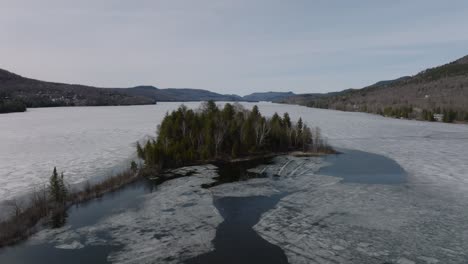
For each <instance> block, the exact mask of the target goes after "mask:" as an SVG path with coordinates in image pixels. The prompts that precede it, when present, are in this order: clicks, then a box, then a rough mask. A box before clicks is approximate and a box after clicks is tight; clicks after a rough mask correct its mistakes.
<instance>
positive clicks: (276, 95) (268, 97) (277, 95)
mask: <svg viewBox="0 0 468 264" xmlns="http://www.w3.org/2000/svg"><path fill="white" fill-rule="evenodd" d="M295 95H296V94H295V93H293V92H263V93H252V94H249V95H246V96H244V97H242V98H243V99H244V100H246V101H268V102H270V101H279V100H283V99H285V98H288V97H291V96H295Z"/></svg>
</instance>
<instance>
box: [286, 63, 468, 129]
mask: <svg viewBox="0 0 468 264" xmlns="http://www.w3.org/2000/svg"><path fill="white" fill-rule="evenodd" d="M282 102H284V103H294V104H302V105H306V106H310V107H317V108H330V109H337V110H344V111H360V112H369V113H376V114H382V115H385V116H393V117H403V118H413V119H423V120H431V121H433V120H434V114H442V117H443V119H444V121H446V122H452V121H457V120H458V121H468V56H465V57H463V58H461V59H459V60H456V61H454V62H451V63H448V64H445V65H442V66H439V67H435V68H429V69H427V70H424V71H422V72H420V73H418V74H416V75H414V76H411V77H409V76H405V77H401V78H398V79H395V80H391V81H382V82H378V83H376V84H374V85H371V86H368V87H365V88H362V89H349V90H345V91H342V92H338V93H332V94H323V95H317V94H315V95H298V96H294V97H290V98H286V99H284V100H282Z"/></svg>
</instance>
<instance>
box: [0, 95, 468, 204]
mask: <svg viewBox="0 0 468 264" xmlns="http://www.w3.org/2000/svg"><path fill="white" fill-rule="evenodd" d="M179 104H180V103H159V104H157V105H149V106H120V107H69V108H39V109H30V110H28V111H27V112H25V113H14V114H5V115H0V202H1V201H5V200H8V199H12V198H14V197H17V196H21V195H22V194H25V193H27V192H29V191H31V190H32V189H33V188H35V187H40V186H42V185H44V184H45V183H46V181H47V179H48V177H49V175H50V173H51V171H52V168H53V167H54V166H57V168H58V169H59V171H64V172H65V175H66V177H67V180H68V181H69V182H70V183H72V184H74V183H79V182H82V181H84V180H86V179H89V178H93V177H99V176H105V175H108V174H109V173H111V172H112V171H115V170H118V169H120V168H121V167H122V166H127V165H128V163H129V161H130V160H131V159H132V158H133V157H134V155H135V148H134V144H135V142H136V141H137V140H139V139H143V138H145V137H147V136H153V135H154V134H155V130H156V126H157V124H158V123H159V122H160V121H161V120H162V118H163V117H164V114H165V113H166V112H167V111H170V110H172V109H175V108H176V107H177V106H178V105H179ZM185 104H186V105H187V106H189V107H198V106H199V103H196V102H193V103H185ZM243 104H244V105H246V106H247V107H252V106H253V105H254V104H253V103H243ZM258 105H259V107H260V110H261V112H262V113H263V114H266V115H271V114H273V113H274V112H278V113H283V112H289V114H290V115H291V117H292V118H293V119H297V118H298V117H299V116H301V117H302V118H303V119H304V121H305V122H306V123H307V124H308V125H309V126H319V127H320V128H321V129H322V132H323V134H324V135H325V136H326V137H327V138H328V140H329V142H330V143H331V144H333V145H334V146H337V147H342V148H348V149H355V150H361V151H367V152H371V153H376V154H381V155H384V156H387V157H389V158H391V159H393V160H395V161H396V162H397V163H399V164H400V165H401V166H402V167H403V168H404V169H405V170H406V171H407V172H408V173H409V176H410V178H411V182H412V183H414V184H424V185H428V186H432V187H434V188H435V189H438V188H439V187H447V186H448V187H449V188H450V190H451V191H452V192H455V191H456V193H457V194H460V195H464V196H467V195H468V192H464V191H465V190H468V162H467V161H466V157H468V126H467V125H453V124H442V123H429V122H418V121H408V120H397V119H390V118H383V117H381V116H376V115H368V114H363V113H349V112H340V111H330V110H322V109H312V108H306V107H301V106H292V105H280V104H271V103H258ZM460 190H461V192H458V191H460Z"/></svg>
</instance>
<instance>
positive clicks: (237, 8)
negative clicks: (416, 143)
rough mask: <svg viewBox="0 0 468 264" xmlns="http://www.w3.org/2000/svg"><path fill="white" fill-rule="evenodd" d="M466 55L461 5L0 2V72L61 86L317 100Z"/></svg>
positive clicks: (467, 19) (466, 6)
mask: <svg viewBox="0 0 468 264" xmlns="http://www.w3.org/2000/svg"><path fill="white" fill-rule="evenodd" d="M467 54H468V1H466V0H460V1H440V0H437V1H433V0H420V1H410V0H407V1H376V0H368V1H346V0H343V1H330V0H326V1H325V0H323V1H313V0H304V1H293V0H291V1H286V0H232V1H224V0H190V1H189V0H187V1H177V0H168V1H157V0H151V1H150V0H148V1H145V0H141V1H138V0H126V1H123V0H103V1H100V0H79V1H78V0H30V1H26V0H0V68H3V69H6V70H9V71H13V72H15V73H18V74H20V75H23V76H27V77H32V78H36V79H42V80H50V81H59V82H67V83H81V84H88V85H95V86H103V87H129V86H135V85H140V84H148V85H155V86H157V87H161V88H166V87H176V88H182V87H190V88H202V89H209V90H212V91H215V92H221V93H236V94H241V95H244V94H248V93H250V92H253V91H270V90H273V91H294V92H297V93H312V92H328V91H337V90H343V89H346V88H350V87H353V88H358V87H363V86H365V85H368V84H372V83H374V82H376V81H379V80H383V79H392V78H396V77H399V76H402V75H411V74H415V73H417V72H419V71H420V70H423V69H425V68H427V67H429V66H436V65H439V64H443V63H446V62H449V61H452V60H454V59H457V58H458V57H462V56H464V55H467Z"/></svg>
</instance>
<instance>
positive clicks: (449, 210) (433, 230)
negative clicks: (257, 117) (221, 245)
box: [223, 157, 468, 264]
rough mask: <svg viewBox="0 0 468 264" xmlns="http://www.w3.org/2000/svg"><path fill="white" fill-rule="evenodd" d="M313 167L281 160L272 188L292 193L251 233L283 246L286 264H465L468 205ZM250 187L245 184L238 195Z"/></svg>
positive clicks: (274, 170) (272, 168) (271, 171)
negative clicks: (342, 177)
mask: <svg viewBox="0 0 468 264" xmlns="http://www.w3.org/2000/svg"><path fill="white" fill-rule="evenodd" d="M284 164H287V166H286V167H285V169H283V170H282V167H283V166H284ZM310 164H311V162H310V161H304V159H303V158H300V159H297V158H291V157H287V158H285V157H282V158H277V159H276V162H275V164H274V165H269V166H268V169H267V170H266V172H267V173H268V174H269V175H274V174H276V173H277V172H278V171H282V172H283V176H281V177H280V178H279V180H277V181H271V183H272V184H274V185H275V186H276V188H278V190H286V191H287V192H289V193H290V194H289V195H287V196H286V197H285V198H283V199H282V200H281V201H280V202H279V203H278V204H277V206H276V208H274V209H273V210H270V211H269V212H267V213H265V214H264V215H263V216H262V218H261V220H260V222H259V223H257V225H256V226H255V227H254V229H255V230H256V231H257V232H258V233H259V234H260V235H261V236H262V237H263V238H265V239H266V240H268V241H269V242H270V243H273V244H276V245H278V246H280V247H281V248H282V249H283V250H284V251H285V254H286V255H287V257H288V261H289V262H290V263H293V264H298V263H364V264H365V263H465V262H466V261H467V260H468V243H467V242H468V232H467V231H466V230H468V222H467V221H466V219H468V212H467V211H466V210H465V208H466V207H467V205H468V202H467V201H466V200H461V201H459V200H454V199H451V198H443V197H441V196H439V195H435V194H434V193H430V192H427V191H426V190H425V188H424V187H422V188H421V186H417V185H412V184H404V185H381V184H354V183H342V182H339V179H338V178H335V177H331V176H323V175H319V174H318V173H317V171H316V170H311V169H310V167H311V166H310ZM249 187H250V184H245V185H244V190H243V192H247V190H245V189H248V188H249ZM224 188H228V189H229V188H230V187H229V185H225V186H224ZM232 189H236V188H232ZM267 189H270V188H269V187H267ZM223 192H226V191H223Z"/></svg>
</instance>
